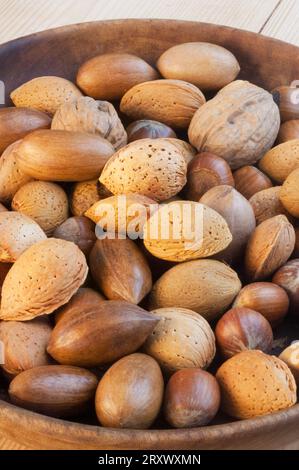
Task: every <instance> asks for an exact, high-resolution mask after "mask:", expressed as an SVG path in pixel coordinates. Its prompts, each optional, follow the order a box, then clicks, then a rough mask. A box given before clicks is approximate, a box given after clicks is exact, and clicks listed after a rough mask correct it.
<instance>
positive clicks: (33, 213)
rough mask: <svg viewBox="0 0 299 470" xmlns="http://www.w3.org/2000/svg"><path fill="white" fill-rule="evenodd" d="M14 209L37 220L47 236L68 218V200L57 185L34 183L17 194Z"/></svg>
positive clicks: (44, 182)
mask: <svg viewBox="0 0 299 470" xmlns="http://www.w3.org/2000/svg"><path fill="white" fill-rule="evenodd" d="M12 208H13V209H14V210H15V211H18V212H21V214H25V215H28V217H31V219H33V220H35V222H37V223H38V224H39V225H40V226H41V228H42V229H43V230H44V231H45V233H46V234H47V235H51V234H52V233H53V232H54V230H55V228H56V227H58V226H59V225H61V224H62V223H63V222H64V221H65V220H66V219H67V218H68V198H67V195H66V193H65V192H64V190H63V189H62V188H61V187H60V186H58V184H55V183H49V182H47V181H32V182H30V183H27V184H25V185H24V186H22V188H20V189H19V191H18V192H17V193H16V194H15V196H14V198H13V200H12Z"/></svg>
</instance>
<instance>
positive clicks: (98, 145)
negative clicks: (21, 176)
mask: <svg viewBox="0 0 299 470" xmlns="http://www.w3.org/2000/svg"><path fill="white" fill-rule="evenodd" d="M113 153H114V148H113V146H112V145H111V144H110V142H108V141H107V140H105V139H103V138H102V137H99V136H97V135H92V134H86V133H79V132H68V131H53V130H50V131H49V130H46V131H35V132H32V133H31V134H30V135H28V136H26V137H25V138H24V139H23V141H22V143H21V145H20V148H19V151H18V159H17V163H18V166H19V168H20V169H21V171H23V172H24V173H26V174H27V175H29V176H31V177H32V178H35V179H39V180H43V181H87V180H89V179H93V178H98V177H99V175H100V173H101V171H102V168H103V167H104V165H105V163H106V162H107V160H108V159H109V157H111V155H113Z"/></svg>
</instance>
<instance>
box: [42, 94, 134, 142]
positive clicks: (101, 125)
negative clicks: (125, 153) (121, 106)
mask: <svg viewBox="0 0 299 470" xmlns="http://www.w3.org/2000/svg"><path fill="white" fill-rule="evenodd" d="M51 128H52V129H56V130H65V131H74V132H87V133H89V134H97V135H99V136H100V137H103V138H104V139H107V140H108V141H109V142H110V143H111V144H112V145H113V147H114V148H115V150H117V149H119V148H121V147H124V145H126V144H127V140H128V138H127V133H126V131H125V129H124V126H123V125H122V122H121V120H120V119H119V117H118V114H117V112H116V111H115V108H114V106H113V105H112V104H111V103H108V101H95V100H94V99H93V98H89V97H88V96H82V97H80V98H78V99H76V100H74V101H70V102H67V103H64V104H63V105H62V106H60V108H59V109H58V110H57V111H56V113H55V115H54V117H53V121H52V126H51Z"/></svg>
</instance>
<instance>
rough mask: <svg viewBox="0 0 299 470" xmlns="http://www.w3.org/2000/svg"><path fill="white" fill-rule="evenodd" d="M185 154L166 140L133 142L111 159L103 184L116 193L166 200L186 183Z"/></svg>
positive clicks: (106, 167)
mask: <svg viewBox="0 0 299 470" xmlns="http://www.w3.org/2000/svg"><path fill="white" fill-rule="evenodd" d="M186 173H187V165H186V161H185V159H184V157H183V155H182V152H181V151H180V150H179V149H178V148H177V147H176V146H175V145H173V144H172V143H170V142H167V141H165V139H142V140H137V141H135V142H131V143H130V144H128V145H127V146H126V147H124V148H122V149H121V150H119V151H118V152H117V153H115V154H114V155H113V157H112V158H110V160H108V162H107V164H106V165H105V167H104V169H103V172H102V174H101V177H100V182H101V183H103V184H104V185H105V186H106V188H108V189H109V191H111V192H112V193H113V194H128V193H138V194H143V195H144V196H147V197H149V198H152V199H154V200H160V201H164V200H166V199H169V198H171V197H172V196H175V195H176V194H178V193H179V192H180V191H181V189H182V188H183V187H184V185H185V184H186Z"/></svg>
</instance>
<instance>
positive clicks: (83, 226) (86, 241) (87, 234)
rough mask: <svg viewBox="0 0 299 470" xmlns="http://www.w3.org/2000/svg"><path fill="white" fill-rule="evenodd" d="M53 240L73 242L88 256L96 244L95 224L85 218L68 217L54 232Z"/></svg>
mask: <svg viewBox="0 0 299 470" xmlns="http://www.w3.org/2000/svg"><path fill="white" fill-rule="evenodd" d="M53 237H54V238H60V239H62V240H67V241H69V242H73V243H75V244H76V245H78V247H79V248H80V250H82V251H83V253H84V254H85V255H86V256H88V255H89V253H90V250H91V249H92V247H93V245H94V244H95V242H96V235H95V224H94V223H93V222H92V221H91V220H90V219H88V218H87V217H84V216H81V217H70V218H69V219H67V220H66V221H65V222H63V224H61V225H60V226H59V227H57V229H56V230H55V232H54V234H53Z"/></svg>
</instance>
